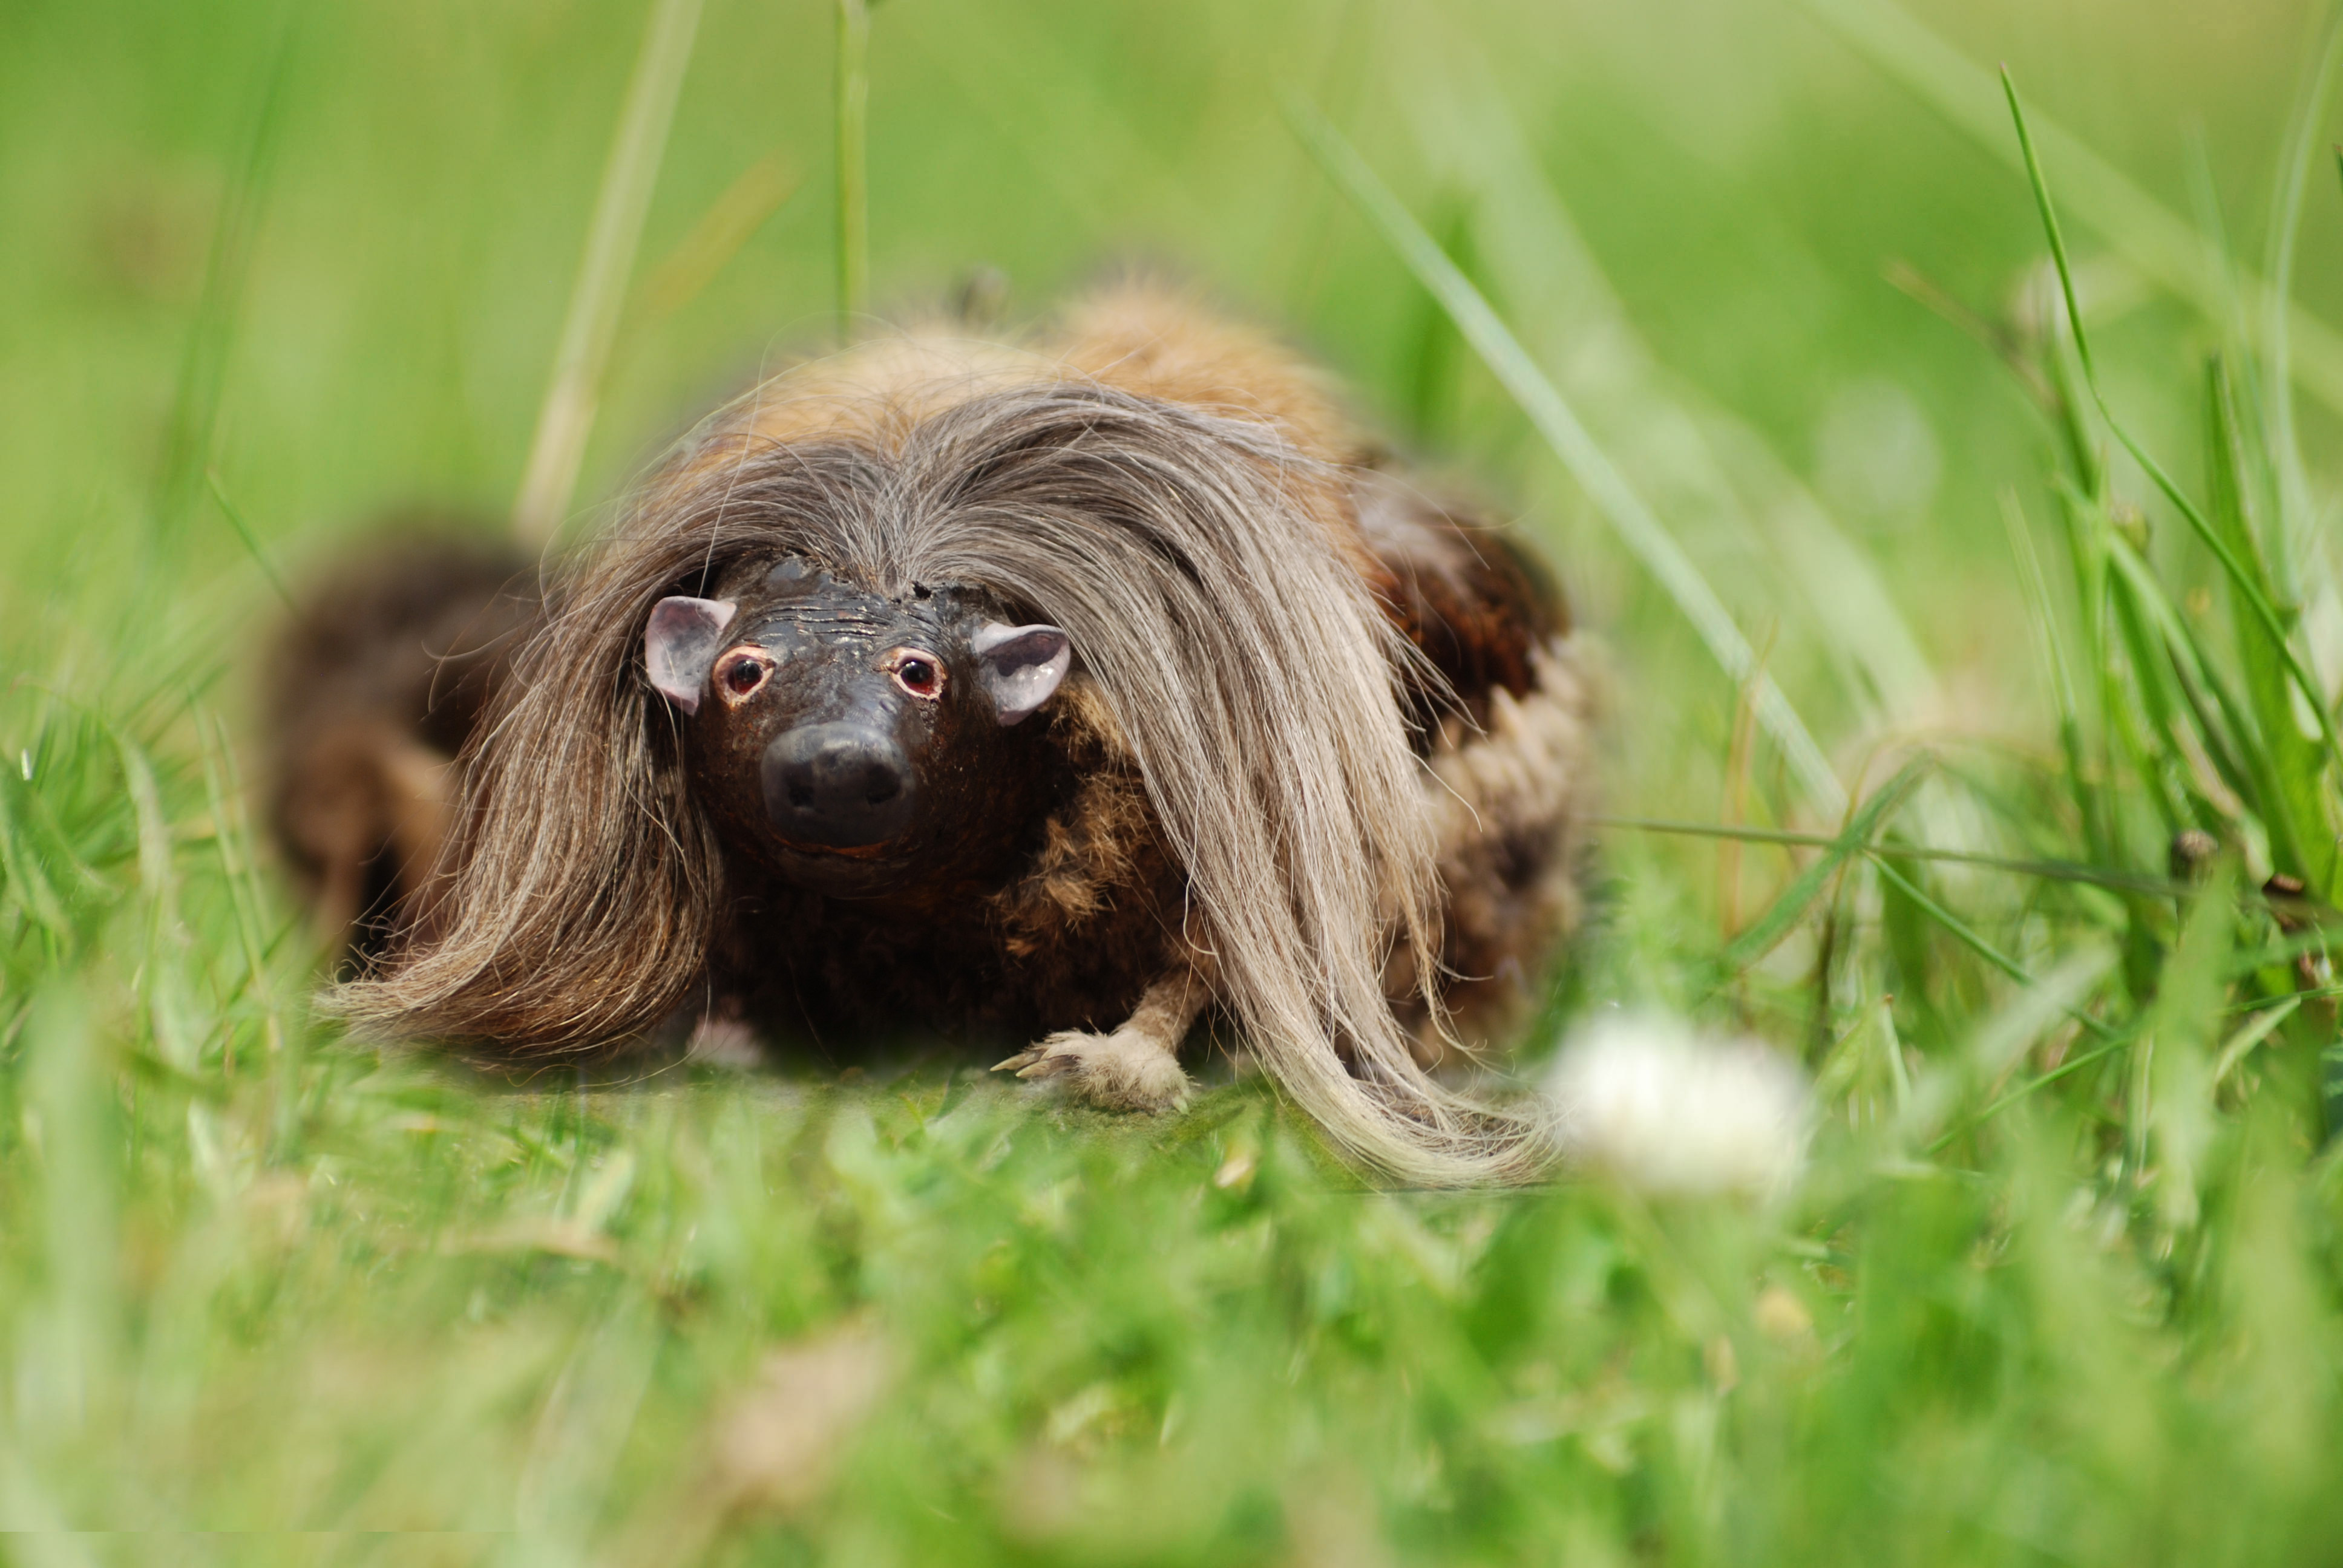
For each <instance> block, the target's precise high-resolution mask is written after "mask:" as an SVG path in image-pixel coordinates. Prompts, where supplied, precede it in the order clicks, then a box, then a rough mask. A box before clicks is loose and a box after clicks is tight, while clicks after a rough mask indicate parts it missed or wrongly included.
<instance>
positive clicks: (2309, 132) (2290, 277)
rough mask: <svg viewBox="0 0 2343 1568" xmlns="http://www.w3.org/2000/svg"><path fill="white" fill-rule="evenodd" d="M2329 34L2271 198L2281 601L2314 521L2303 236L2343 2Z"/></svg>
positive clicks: (2299, 101)
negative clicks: (2299, 274) (2301, 304)
mask: <svg viewBox="0 0 2343 1568" xmlns="http://www.w3.org/2000/svg"><path fill="white" fill-rule="evenodd" d="M2323 32H2324V36H2323V37H2322V38H2321V39H2320V41H2319V47H2318V55H2317V63H2316V64H2315V65H2312V66H2311V67H2310V69H2309V70H2308V73H2307V74H2306V75H2305V78H2304V81H2303V85H2302V91H2301V93H2300V94H2299V95H2298V96H2297V97H2296V99H2295V106H2294V114H2293V116H2292V117H2291V123H2290V125H2289V126H2288V129H2287V137H2286V154H2285V156H2284V158H2283V159H2282V160H2281V162H2280V164H2279V166H2278V186H2277V190H2276V193H2275V199H2274V200H2272V202H2271V203H2270V229H2269V241H2268V246H2266V248H2265V250H2264V253H2263V257H2262V265H2263V266H2267V267H2268V268H2269V276H2270V283H2269V289H2268V293H2267V296H2266V297H2265V298H2264V300H2263V305H2262V314H2263V320H2264V325H2263V327H2262V359H2263V364H2264V367H2265V381H2264V385H2263V391H2262V403H2263V408H2262V414H2263V417H2264V418H2265V419H2266V420H2267V421H2268V436H2269V451H2270V455H2271V457H2272V458H2273V460H2274V461H2275V463H2276V466H2277V468H2278V475H2277V477H2278V518H2276V519H2275V520H2276V522H2277V524H2278V527H2277V528H2276V529H2275V530H2274V532H2273V533H2272V534H2271V535H2269V536H2267V543H2268V554H2269V564H2270V566H2271V567H2272V568H2273V569H2274V573H2275V578H2274V581H2273V582H2272V585H2271V587H2272V589H2273V591H2274V593H2275V594H2276V596H2277V598H2278V601H2279V602H2280V603H2282V604H2291V603H2293V602H2294V601H2295V599H2296V598H2297V588H2296V581H2297V578H2296V574H2295V550H2296V548H2297V545H2298V533H2297V530H2299V529H2305V528H2308V527H2309V525H2310V516H2311V508H2312V502H2311V498H2310V481H2309V478H2308V475H2307V474H2306V473H2305V471H2304V468H2303V464H2302V447H2301V444H2300V442H2299V441H2298V439H2297V438H2296V434H2295V424H2294V384H2293V380H2292V377H2293V371H2294V363H2293V361H2294V333H2293V326H2294V323H2293V313H2292V312H2291V310H2290V309H2289V307H2290V306H2291V305H2292V303H2293V300H2294V252H2295V241H2296V239H2297V237H2298V236H2299V235H2300V234H2301V232H2302V207H2303V201H2304V198H2305V197H2306V196H2308V192H2309V189H2310V166H2311V163H2312V159H2313V155H2314V152H2315V150H2316V147H2317V145H2318V129H2319V126H2321V125H2322V124H2323V123H2324V122H2325V120H2326V118H2327V106H2328V99H2329V97H2330V96H2331V95H2333V92H2334V87H2335V67H2336V65H2337V62H2338V61H2339V60H2343V5H2330V6H2328V13H2327V24H2326V26H2325V28H2324V29H2323Z"/></svg>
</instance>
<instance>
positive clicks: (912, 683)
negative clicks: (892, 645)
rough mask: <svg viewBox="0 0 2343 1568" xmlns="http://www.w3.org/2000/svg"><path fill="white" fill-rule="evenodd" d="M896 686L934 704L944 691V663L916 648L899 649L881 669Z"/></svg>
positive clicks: (890, 655) (888, 657) (888, 658)
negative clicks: (892, 679)
mask: <svg viewBox="0 0 2343 1568" xmlns="http://www.w3.org/2000/svg"><path fill="white" fill-rule="evenodd" d="M880 668H882V669H884V670H886V671H887V673H888V674H890V675H891V676H893V677H894V678H895V684H896V685H898V686H900V687H901V688H902V689H904V690H906V691H908V692H910V694H911V695H912V696H913V697H916V698H919V699H921V700H923V701H927V702H933V701H934V700H935V699H937V698H939V697H941V696H942V695H943V691H944V661H943V660H942V659H940V658H937V657H936V656H935V655H934V654H932V653H925V652H922V651H921V650H920V649H919V648H897V649H896V650H895V651H894V652H892V653H890V654H889V655H888V656H887V658H886V660H885V662H884V663H882V664H881V665H880Z"/></svg>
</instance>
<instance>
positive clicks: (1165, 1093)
mask: <svg viewBox="0 0 2343 1568" xmlns="http://www.w3.org/2000/svg"><path fill="white" fill-rule="evenodd" d="M992 1070H993V1071H995V1072H1014V1073H1016V1074H1017V1076H1018V1077H1020V1078H1024V1079H1032V1080H1037V1081H1038V1080H1048V1079H1063V1080H1064V1081H1065V1083H1066V1088H1067V1090H1068V1091H1070V1092H1071V1093H1074V1094H1077V1095H1080V1096H1081V1098H1082V1099H1083V1100H1086V1101H1089V1102H1090V1103H1091V1104H1092V1105H1095V1106H1097V1107H1098V1108H1099V1109H1100V1110H1101V1111H1142V1112H1148V1113H1153V1112H1157V1111H1177V1110H1178V1109H1179V1108H1180V1107H1181V1106H1182V1104H1183V1103H1185V1102H1186V1101H1187V1098H1188V1075H1187V1074H1186V1073H1184V1072H1182V1071H1181V1070H1180V1063H1179V1061H1178V1060H1176V1059H1175V1058H1174V1057H1173V1056H1172V1052H1170V1051H1169V1050H1165V1049H1164V1048H1163V1043H1162V1042H1161V1040H1157V1039H1156V1038H1155V1037H1154V1036H1153V1035H1151V1034H1148V1033H1146V1032H1144V1031H1142V1030H1133V1029H1129V1028H1124V1029H1119V1030H1115V1031H1114V1032H1113V1033H1112V1034H1092V1033H1091V1032H1090V1031H1088V1030H1079V1029H1070V1030H1061V1031H1060V1032H1058V1033H1056V1034H1053V1035H1051V1036H1050V1037H1049V1038H1048V1039H1046V1040H1042V1041H1041V1043H1040V1044H1038V1045H1034V1046H1031V1047H1028V1048H1027V1049H1026V1050H1021V1051H1019V1052H1018V1053H1017V1054H1016V1055H1014V1056H1012V1057H1011V1058H1010V1059H1009V1060H1006V1061H1003V1062H999V1063H996V1064H995V1065H994V1067H993V1069H992Z"/></svg>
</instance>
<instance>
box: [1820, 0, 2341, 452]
mask: <svg viewBox="0 0 2343 1568" xmlns="http://www.w3.org/2000/svg"><path fill="white" fill-rule="evenodd" d="M1797 3H1798V4H1799V5H1800V6H1801V7H1802V8H1803V9H1804V10H1805V13H1806V14H1807V15H1810V16H1812V17H1813V18H1815V20H1816V21H1817V22H1820V23H1821V24H1823V25H1824V26H1825V27H1827V28H1828V29H1829V30H1830V31H1831V32H1832V33H1833V34H1834V35H1835V36H1836V37H1838V38H1839V40H1840V41H1841V42H1843V43H1845V44H1846V45H1848V46H1849V47H1851V48H1853V49H1854V50H1855V53H1856V54H1858V55H1862V56H1863V57H1864V58H1865V59H1866V60H1868V61H1870V62H1871V64H1872V65H1875V66H1876V67H1877V68H1878V69H1879V70H1880V71H1881V72H1882V73H1884V74H1885V75H1887V76H1889V77H1892V78H1893V79H1894V80H1896V81H1897V82H1899V83H1901V84H1902V85H1904V86H1906V88H1908V89H1910V90H1911V91H1912V92H1913V93H1915V94H1916V95H1918V96H1919V97H1920V98H1921V99H1922V100H1923V101H1924V102H1926V104H1927V105H1928V106H1929V107H1930V108H1932V109H1934V110H1936V112H1937V113H1938V114H1939V115H1941V116H1944V118H1945V119H1946V121H1948V122H1949V123H1950V124H1951V125H1953V126H1955V127H1956V129H1958V130H1960V131H1962V132H1963V133H1965V134H1966V136H1969V137H1970V138H1971V139H1972V140H1974V141H1975V142H1976V144H1977V145H1978V146H1980V147H1982V148H1984V149H1985V150H1986V152H1988V153H1990V154H1991V155H1993V156H1995V157H1997V158H2000V159H2003V160H2004V161H2005V162H2013V163H2015V162H2016V160H2015V159H2014V158H2013V156H2012V154H2013V152H2014V149H2012V148H2011V147H2010V146H2009V142H2008V138H2007V137H2006V136H2005V135H2004V134H2003V127H2002V126H2001V124H2000V121H1999V119H1998V117H1997V116H1995V115H1994V114H1993V113H1992V112H1991V111H1990V110H1989V109H1987V108H1986V104H1988V103H1989V102H1990V101H1991V94H1992V89H1993V75H1992V73H1991V72H1988V71H1986V69H1984V68H1983V67H1982V66H1980V65H1976V63H1974V62H1973V61H1971V60H1969V59H1968V58H1967V57H1966V56H1965V55H1962V54H1961V52H1960V51H1959V50H1957V49H1956V48H1954V47H1953V46H1952V45H1950V44H1947V43H1946V42H1945V41H1944V40H1943V39H1942V38H1939V37H1938V36H1936V34H1934V33H1932V32H1930V31H1929V30H1928V29H1927V28H1926V27H1925V26H1923V25H1921V24H1920V23H1918V22H1916V21H1915V20H1913V19H1912V17H1911V16H1909V15H1906V13H1905V12H1903V11H1902V10H1900V9H1898V8H1896V6H1894V5H1888V4H1885V3H1884V0H1797ZM2042 130H2043V139H2044V141H2045V142H2046V143H2047V144H2048V145H2049V146H2050V147H2051V149H2052V150H2053V151H2054V152H2055V153H2056V156H2057V159H2058V163H2059V166H2060V167H2062V168H2064V169H2066V170H2068V171H2070V172H2071V174H2072V175H2073V176H2074V189H2073V193H2072V199H2073V200H2074V202H2075V203H2076V205H2077V209H2078V210H2079V211H2080V212H2081V213H2082V215H2083V217H2084V219H2085V221H2086V222H2087V223H2089V224H2090V226H2092V227H2093V228H2094V229H2096V230H2097V231H2098V233H2099V234H2100V236H2102V237H2103V238H2105V239H2106V240H2107V242H2108V243H2109V244H2110V245H2112V246H2115V248H2116V249H2117V252H2118V253H2120V254H2121V255H2122V256H2123V257H2124V259H2125V260H2126V261H2127V262H2129V263H2130V264H2131V265H2132V266H2135V267H2137V268H2138V269H2139V270H2140V271H2141V272H2142V273H2144V274H2146V275H2147V276H2148V277H2150V278H2152V279H2153V280H2154V281H2155V282H2156V283H2157V284H2158V285H2159V286H2162V287H2164V288H2166V289H2168V290H2170V291H2171V292H2172V293H2173V294H2174V295H2175V296H2177V297H2179V298H2181V299H2184V300H2186V301H2187V302H2188V304H2189V305H2190V306H2191V307H2194V308H2195V309H2197V311H2199V312H2201V313H2202V314H2203V315H2204V316H2205V317H2206V318H2207V320H2209V321H2212V322H2214V323H2215V324H2216V325H2218V326H2222V327H2227V325H2228V324H2229V322H2230V320H2231V318H2232V313H2231V309H2230V304H2229V301H2230V299H2231V297H2232V296H2231V291H2230V287H2229V280H2228V279H2227V276H2225V275H2224V269H2223V267H2222V266H2221V264H2220V262H2219V260H2218V258H2217V257H2216V256H2213V255H2212V254H2210V250H2209V247H2208V246H2207V245H2206V244H2205V241H2204V238H2203V236H2200V235H2198V234H2197V232H2196V231H2195V230H2194V229H2192V228H2191V227H2190V226H2188V224H2187V222H2185V221H2184V220H2182V219H2181V218H2179V217H2177V216H2174V215H2173V213H2172V212H2171V211H2170V210H2169V209H2167V207H2166V206H2164V205H2163V204H2162V203H2160V202H2158V201H2157V199H2156V198H2155V197H2154V196H2149V195H2148V194H2147V192H2146V191H2144V190H2142V189H2141V188H2140V187H2139V186H2137V185H2136V184H2134V183H2133V182H2132V181H2131V180H2130V179H2129V178H2128V177H2127V176H2125V175H2124V174H2123V173H2122V172H2121V171H2120V170H2118V169H2117V168H2116V166H2114V165H2112V164H2110V163H2108V162H2107V160H2106V159H2104V158H2102V157H2100V156H2098V155H2097V154H2096V153H2094V152H2093V151H2091V149H2090V148H2089V146H2087V145H2086V144H2085V143H2084V142H2083V141H2082V139H2081V138H2080V137H2078V136H2075V135H2074V134H2073V133H2072V132H2069V131H2066V130H2064V129H2062V128H2061V127H2060V126H2057V125H2056V124H2054V123H2051V122H2049V121H2044V122H2043V126H2042ZM2019 166H2020V167H2021V168H2022V165H2019ZM2237 284H2238V286H2241V287H2242V288H2244V289H2245V291H2246V293H2247V297H2248V299H2249V300H2250V301H2251V302H2253V303H2255V304H2256V305H2257V306H2259V307H2262V308H2261V314H2262V316H2264V317H2267V316H2268V313H2269V312H2270V311H2272V310H2278V311H2283V312H2284V314H2285V316H2286V318H2287V322H2288V332H2289V337H2290V338H2291V341H2292V344H2293V348H2294V352H2293V353H2292V354H2290V356H2289V358H2288V365H2289V367H2290V370H2291V372H2292V375H2293V377H2294V381H2295V385H2297V386H2298V387H2301V388H2302V389H2303V390H2304V391H2306V392H2308V393H2309V394H2310V395H2311V396H2312V397H2317V398H2318V400H2319V401H2320V402H2322V403H2324V404H2326V405H2327V406H2328V407H2329V408H2331V409H2334V410H2335V411H2337V412H2338V413H2343V333H2338V332H2337V331H2336V330H2335V329H2334V328H2333V327H2328V325H2327V324H2326V323H2325V322H2323V321H2321V320H2319V319H2318V317H2314V316H2312V315H2311V314H2310V313H2309V312H2308V311H2306V310H2304V309H2303V308H2302V307H2300V306H2298V305H2293V304H2290V303H2288V302H2287V301H2285V300H2283V299H2282V298H2278V299H2274V298H2273V296H2274V294H2275V290H2274V289H2272V287H2271V286H2269V285H2268V284H2267V283H2265V282H2263V281H2261V280H2260V279H2258V278H2255V277H2252V276H2244V275H2240V276H2239V277H2238V278H2237ZM2261 347H2265V348H2267V347H2268V345H2267V344H2265V345H2262V346H2261Z"/></svg>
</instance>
